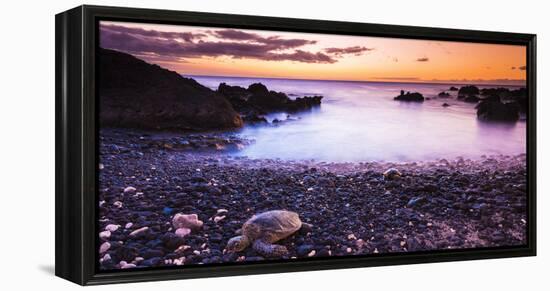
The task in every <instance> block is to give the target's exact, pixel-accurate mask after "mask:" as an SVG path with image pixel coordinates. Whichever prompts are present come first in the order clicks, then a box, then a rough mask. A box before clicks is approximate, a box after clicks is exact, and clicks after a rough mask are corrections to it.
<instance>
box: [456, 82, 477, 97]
mask: <svg viewBox="0 0 550 291" xmlns="http://www.w3.org/2000/svg"><path fill="white" fill-rule="evenodd" d="M470 95H479V88H478V87H476V86H473V85H470V86H464V87H460V89H459V90H458V96H459V97H466V96H470Z"/></svg>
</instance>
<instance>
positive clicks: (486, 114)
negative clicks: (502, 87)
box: [476, 97, 519, 122]
mask: <svg viewBox="0 0 550 291" xmlns="http://www.w3.org/2000/svg"><path fill="white" fill-rule="evenodd" d="M476 109H477V117H478V118H479V119H480V120H484V121H508V122H514V121H517V120H518V119H519V106H518V105H517V104H515V103H503V102H501V101H500V100H499V99H497V98H495V97H492V98H487V99H484V100H482V101H481V102H479V104H478V105H477V106H476Z"/></svg>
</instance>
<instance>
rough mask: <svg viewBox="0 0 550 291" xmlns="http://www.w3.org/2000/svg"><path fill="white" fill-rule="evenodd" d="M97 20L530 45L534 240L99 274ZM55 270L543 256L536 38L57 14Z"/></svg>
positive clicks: (124, 278)
mask: <svg viewBox="0 0 550 291" xmlns="http://www.w3.org/2000/svg"><path fill="white" fill-rule="evenodd" d="M99 20H122V21H137V22H146V23H147V22H148V23H164V24H184V25H200V26H210V27H229V28H247V29H259V30H274V31H298V32H311V33H325V34H343V35H358V36H380V37H399V38H412V39H431V40H447V41H463V42H479V43H498V44H519V45H525V46H526V47H527V60H526V64H527V90H528V100H529V104H528V111H527V166H528V185H527V193H528V200H527V202H528V205H527V207H528V219H527V232H528V234H527V241H528V243H527V245H525V246H520V247H499V248H486V249H463V250H444V251H430V252H426V253H399V254H384V255H373V256H368V257H331V258H324V259H317V258H316V259H308V260H298V261H288V262H284V263H281V262H269V261H268V262H259V263H247V264H231V265H229V264H228V265H198V266H191V267H186V268H184V269H180V268H170V269H148V270H132V271H128V272H99V270H98V268H97V264H96V263H97V261H98V258H97V254H96V252H97V249H98V245H97V242H98V241H97V231H96V224H97V219H96V214H97V211H98V210H97V203H96V193H97V192H96V190H97V189H96V187H97V175H96V172H97V171H96V167H97V161H98V151H97V146H96V145H97V130H98V123H97V107H98V106H97V100H98V98H97V96H96V93H97V92H96V82H95V81H96V76H97V70H96V67H97V66H96V57H95V56H96V49H97V44H98V41H97V37H98V30H97V27H98V26H97V23H98V21H99ZM55 21H56V52H55V54H56V55H55V59H56V71H55V75H56V81H55V82H56V86H55V87H56V89H55V90H56V102H55V111H56V115H55V118H56V137H55V140H56V149H55V151H56V158H55V161H56V167H55V168H56V173H55V179H56V180H55V185H56V186H55V187H56V197H55V207H56V209H55V213H56V214H55V215H56V217H55V220H56V230H55V231H56V236H55V239H56V242H55V246H56V247H55V252H56V254H55V258H56V261H55V274H56V275H57V276H59V277H62V278H65V279H67V280H70V281H72V282H75V283H77V284H81V285H95V284H106V283H123V282H139V281H152V280H168V279H185V278H197V277H217V276H230V275H246V274H261V273H276V272H294V271H310V270H323V269H334V268H354V267H368V266H381V265H396V264H416V263H428V262H445V261H457V260H476V259H491V258H504V257H519V256H534V255H536V180H535V179H536V35H534V34H519V33H506V32H488V31H473V30H457V29H443V28H427V27H413V26H397V25H381V24H365V23H352V22H337V21H321V20H304V19H290V18H276V17H263V16H244V15H229V14H215V13H198V12H182V11H169V10H150V9H135V8H121V7H103V6H87V5H84V6H79V7H76V8H73V9H71V10H68V11H66V12H63V13H60V14H58V15H56V18H55Z"/></svg>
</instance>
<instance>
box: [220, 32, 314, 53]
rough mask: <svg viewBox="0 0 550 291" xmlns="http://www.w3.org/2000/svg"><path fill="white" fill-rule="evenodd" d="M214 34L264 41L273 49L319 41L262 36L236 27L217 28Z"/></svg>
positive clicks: (263, 42)
mask: <svg viewBox="0 0 550 291" xmlns="http://www.w3.org/2000/svg"><path fill="white" fill-rule="evenodd" d="M213 35H215V36H216V37H218V38H221V39H225V40H238V41H249V42H255V43H262V44H266V45H269V46H271V47H272V49H273V50H282V49H289V48H296V47H301V46H304V45H308V44H315V43H317V41H315V40H307V39H283V38H281V37H279V36H270V37H262V36H260V35H259V34H256V33H250V32H245V31H242V30H236V29H224V30H216V31H214V32H213Z"/></svg>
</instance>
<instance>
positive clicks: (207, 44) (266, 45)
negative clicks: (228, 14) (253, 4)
mask: <svg viewBox="0 0 550 291" xmlns="http://www.w3.org/2000/svg"><path fill="white" fill-rule="evenodd" d="M134 32H136V33H130V32H128V31H126V30H125V29H122V30H121V31H117V30H115V29H113V27H108V28H106V29H104V28H103V27H101V33H100V46H102V47H104V48H110V49H116V50H121V51H126V52H129V53H133V54H136V55H137V54H139V55H144V56H147V55H148V54H154V55H162V56H173V57H177V58H200V57H221V56H227V57H231V58H235V59H240V58H253V59H259V60H266V61H285V60H288V61H296V62H304V63H335V62H336V60H335V59H334V58H332V57H331V56H329V55H327V54H324V53H322V52H316V53H312V52H307V51H304V50H298V49H296V50H294V51H293V52H284V53H283V52H277V51H278V50H282V49H286V48H288V47H296V46H299V45H297V44H296V43H297V42H298V41H299V40H293V39H280V38H263V39H264V41H263V42H261V43H260V42H259V41H254V42H234V41H233V42H232V41H226V40H224V41H205V40H199V41H197V42H180V41H177V40H175V39H171V38H155V39H151V38H150V37H149V36H148V35H147V36H146V35H143V34H141V35H140V34H138V33H137V32H138V31H134ZM146 32H147V34H154V33H153V32H152V31H146ZM245 34H248V33H245ZM250 35H251V34H248V36H250ZM233 36H234V37H237V36H238V34H235V35H233ZM245 36H246V35H242V36H241V37H243V38H244V37H245ZM304 41H305V40H304ZM306 42H308V43H311V41H306ZM300 46H301V45H300Z"/></svg>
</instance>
